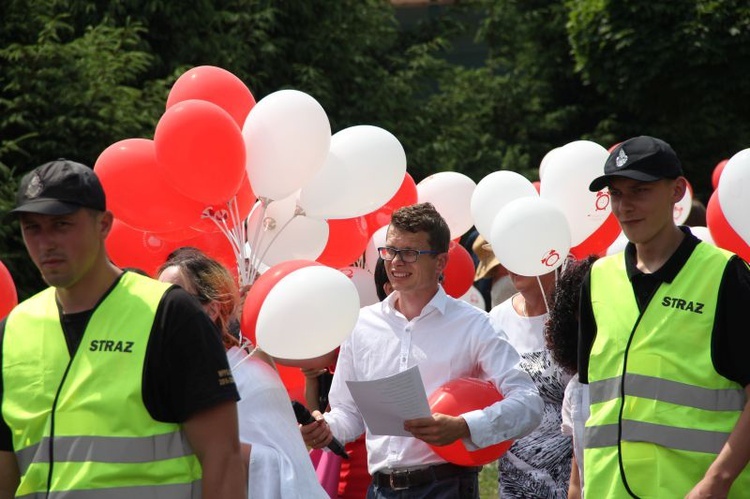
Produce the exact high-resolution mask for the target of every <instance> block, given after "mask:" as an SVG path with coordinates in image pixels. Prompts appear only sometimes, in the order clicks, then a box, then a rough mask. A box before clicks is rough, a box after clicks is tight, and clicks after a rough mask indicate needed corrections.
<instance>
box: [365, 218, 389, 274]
mask: <svg viewBox="0 0 750 499" xmlns="http://www.w3.org/2000/svg"><path fill="white" fill-rule="evenodd" d="M387 234H388V226H387V225H384V226H383V227H381V228H379V229H378V230H376V231H375V232H374V233H373V234H372V236H371V237H370V240H369V241H368V242H367V248H365V268H366V269H367V271H368V272H370V273H371V274H375V265H377V263H378V248H380V247H382V246H385V236H386V235H387Z"/></svg>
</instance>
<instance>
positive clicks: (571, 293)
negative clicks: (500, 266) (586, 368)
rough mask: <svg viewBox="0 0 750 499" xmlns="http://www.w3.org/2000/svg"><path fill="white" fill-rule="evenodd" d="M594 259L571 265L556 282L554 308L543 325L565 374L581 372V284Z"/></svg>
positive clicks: (591, 257) (553, 295) (548, 344)
mask: <svg viewBox="0 0 750 499" xmlns="http://www.w3.org/2000/svg"><path fill="white" fill-rule="evenodd" d="M598 258H599V257H598V256H596V255H591V256H589V257H587V258H585V259H583V260H577V261H573V262H570V263H569V264H568V265H567V267H565V270H564V271H563V273H562V275H561V276H560V278H559V279H558V280H557V284H556V285H555V289H554V291H553V292H552V308H551V309H550V311H549V318H548V319H547V323H546V324H545V325H544V339H545V341H546V343H547V349H549V351H550V353H551V354H552V359H553V360H554V361H555V362H557V363H558V364H559V365H560V367H562V368H563V369H564V370H566V371H568V372H570V373H573V374H574V373H575V372H576V371H577V370H578V366H577V361H578V301H579V299H580V297H581V283H582V282H583V278H584V277H585V276H586V274H587V273H588V271H589V269H590V268H591V265H592V264H593V263H594V262H595V261H596V260H597V259H598Z"/></svg>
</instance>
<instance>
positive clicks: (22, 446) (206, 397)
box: [0, 159, 246, 498]
mask: <svg viewBox="0 0 750 499" xmlns="http://www.w3.org/2000/svg"><path fill="white" fill-rule="evenodd" d="M12 213H14V214H16V215H17V216H18V217H19V218H20V222H21V231H22V234H23V239H24V243H25V245H26V249H27V251H28V253H29V256H30V257H31V259H32V260H33V262H34V264H35V265H36V266H37V268H38V269H39V271H40V272H41V274H42V277H43V278H44V280H45V282H46V283H47V284H49V286H50V287H49V288H47V289H46V290H44V291H42V292H40V293H38V294H37V295H35V296H33V297H31V298H29V299H28V300H26V301H24V302H23V303H21V304H19V305H18V306H17V307H16V308H15V309H14V310H13V311H11V313H10V315H8V317H7V318H6V319H4V320H3V321H2V322H1V323H0V367H1V368H2V371H1V372H2V377H1V378H0V400H1V401H2V417H0V498H5V497H14V496H16V497H42V496H46V497H58V496H59V497H62V496H63V495H65V496H66V497H67V496H70V497H84V496H86V497H138V496H141V497H175V498H178V497H179V498H182V497H185V498H194V497H200V495H201V492H202V493H203V496H204V497H226V498H230V497H231V498H240V497H245V496H246V493H245V480H244V471H243V467H242V464H241V463H242V460H241V457H240V453H239V449H240V446H239V439H238V430H237V413H236V400H237V398H238V395H237V391H236V388H235V386H234V382H233V380H232V379H231V374H230V371H229V368H228V366H227V363H226V356H225V355H224V349H223V346H222V345H221V342H220V340H219V338H218V335H217V333H216V331H215V329H214V328H213V326H212V324H211V321H210V319H209V318H208V317H207V316H206V315H205V313H204V312H203V311H202V309H201V307H200V305H199V304H198V303H197V301H196V300H195V299H194V298H193V297H191V296H190V295H188V294H187V293H185V292H184V291H183V290H181V289H180V288H171V287H169V286H168V285H164V284H162V283H159V282H157V281H154V280H152V279H150V278H147V277H144V276H141V275H139V274H137V273H134V272H123V271H122V270H121V269H119V268H117V267H116V266H115V265H113V264H112V263H111V262H110V261H109V259H108V258H107V255H106V252H105V246H104V240H105V238H106V237H107V234H108V233H109V231H110V229H111V227H112V218H113V217H112V213H111V212H109V211H107V210H106V202H105V195H104V191H103V189H102V186H101V184H100V183H99V180H98V179H97V177H96V175H95V174H94V172H93V171H92V170H91V169H90V168H88V167H86V166H84V165H82V164H80V163H75V162H72V161H68V160H63V159H61V160H57V161H53V162H50V163H46V164H44V165H42V166H40V167H38V168H36V169H35V170H33V171H32V172H30V173H29V174H27V175H26V176H25V177H24V178H23V180H22V181H21V184H20V187H19V191H18V195H17V204H16V208H15V209H14V210H13V211H12ZM198 358H200V359H201V362H200V363H195V362H191V361H192V360H193V359H198ZM201 479H202V483H201ZM201 489H202V491H201ZM209 491H210V493H209Z"/></svg>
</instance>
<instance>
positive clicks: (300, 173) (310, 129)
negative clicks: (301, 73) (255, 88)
mask: <svg viewBox="0 0 750 499" xmlns="http://www.w3.org/2000/svg"><path fill="white" fill-rule="evenodd" d="M242 136H243V138H244V140H245V150H246V152H247V154H246V163H245V168H246V170H247V175H248V179H249V180H250V184H251V185H252V187H253V192H255V195H256V196H258V197H265V198H268V199H274V200H277V199H282V198H285V197H287V196H289V195H290V194H291V193H293V192H294V191H296V190H298V189H299V188H300V187H302V186H303V185H304V184H305V183H307V182H308V181H309V180H310V179H311V178H312V177H313V176H314V175H315V174H316V173H317V172H318V171H319V170H320V169H321V168H322V167H323V163H324V162H325V159H326V157H327V156H328V149H329V147H330V144H331V124H330V123H329V122H328V116H327V115H326V112H325V110H323V107H322V106H321V105H320V104H319V103H318V101H316V100H315V99H314V98H312V97H311V96H309V95H308V94H306V93H304V92H300V91H298V90H280V91H278V92H274V93H272V94H269V95H267V96H266V97H264V98H262V99H261V100H260V101H258V102H257V103H256V104H255V106H254V107H253V108H252V109H251V110H250V113H249V114H248V115H247V118H246V119H245V124H244V126H243V127H242Z"/></svg>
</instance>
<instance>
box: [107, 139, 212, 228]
mask: <svg viewBox="0 0 750 499" xmlns="http://www.w3.org/2000/svg"><path fill="white" fill-rule="evenodd" d="M94 171H95V172H96V174H97V176H98V177H99V180H100V181H101V183H102V187H104V192H105V193H106V195H107V206H108V208H109V209H110V210H111V211H112V213H114V215H115V216H116V217H117V218H119V219H120V220H122V221H123V222H125V223H126V224H128V225H129V226H131V227H134V228H136V229H139V230H143V231H150V232H171V231H175V230H178V229H182V228H185V227H187V226H189V225H190V224H192V223H197V222H198V221H199V220H200V216H201V212H202V211H203V205H202V204H201V203H199V202H198V201H195V200H193V199H190V198H188V197H187V196H184V195H182V194H180V193H179V192H177V191H176V190H175V189H174V188H173V187H172V186H171V185H169V183H168V182H167V180H166V179H165V178H163V177H162V175H160V173H159V167H158V164H157V162H156V149H155V147H154V142H153V141H152V140H148V139H125V140H121V141H119V142H115V143H114V144H112V145H111V146H109V147H107V148H106V149H105V150H104V151H103V152H102V153H101V154H100V155H99V158H97V160H96V164H95V165H94Z"/></svg>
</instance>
